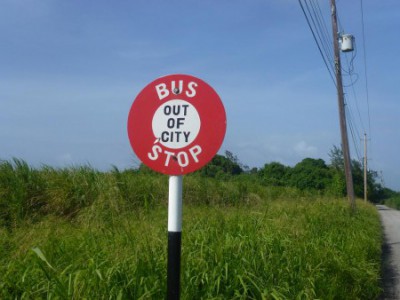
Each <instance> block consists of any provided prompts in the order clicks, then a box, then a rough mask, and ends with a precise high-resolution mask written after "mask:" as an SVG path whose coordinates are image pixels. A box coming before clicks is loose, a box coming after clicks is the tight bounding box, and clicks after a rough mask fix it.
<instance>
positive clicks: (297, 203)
mask: <svg viewBox="0 0 400 300" xmlns="http://www.w3.org/2000/svg"><path fill="white" fill-rule="evenodd" d="M335 170H336V171H335ZM335 172H337V173H335ZM339 173H340V169H335V168H334V167H333V166H332V165H326V164H325V162H324V161H322V160H315V159H305V160H303V161H302V162H300V163H299V164H298V165H296V166H295V167H286V166H283V165H281V164H279V163H270V164H266V165H265V166H264V167H263V168H261V169H252V170H250V169H248V168H247V167H245V166H243V165H242V164H241V163H240V162H239V161H238V159H237V157H235V156H234V155H233V154H232V153H230V152H227V153H226V155H225V156H221V155H218V156H216V157H215V158H214V159H213V161H212V162H211V163H210V164H209V165H207V166H206V167H205V168H203V169H201V170H200V171H198V172H196V173H194V174H191V175H188V176H185V178H184V190H183V193H184V195H183V199H184V200H183V201H184V211H183V214H184V220H183V241H182V272H181V280H182V282H181V285H182V287H181V289H182V299H318V298H319V299H376V298H377V297H378V296H379V294H380V287H379V284H380V282H379V277H380V253H381V239H382V236H381V228H380V222H379V217H378V214H377V212H376V209H375V208H374V207H373V206H372V205H370V204H368V203H367V204H365V203H363V202H362V201H359V202H358V203H357V213H356V214H351V213H350V210H349V208H348V203H347V201H346V200H345V199H344V198H343V197H342V196H343V194H342V193H343V190H342V189H343V186H342V184H343V183H344V181H343V182H342V178H341V177H340V174H339ZM371 178H372V179H373V176H371ZM372 184H375V182H374V181H372ZM375 187H376V188H377V190H379V186H378V185H376V186H375ZM167 197H168V177H167V176H163V175H159V174H156V173H154V172H152V171H151V170H149V169H147V168H146V167H144V166H141V167H140V168H139V169H135V170H133V169H132V170H123V171H122V170H118V169H117V168H113V169H112V170H111V171H108V172H100V171H97V170H95V169H93V168H91V167H90V166H81V167H70V168H61V169H59V168H52V167H49V166H43V167H41V168H32V167H30V166H29V165H28V164H27V163H26V162H24V161H21V160H13V161H1V162H0V299H83V298H87V299H105V298H109V299H163V298H164V296H165V292H166V252H167V251H166V250H167V246H166V245H167V229H166V228H167V200H168V199H167Z"/></svg>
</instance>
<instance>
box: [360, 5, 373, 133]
mask: <svg viewBox="0 0 400 300" xmlns="http://www.w3.org/2000/svg"><path fill="white" fill-rule="evenodd" d="M360 6H361V28H362V37H363V54H364V55H363V57H364V76H365V91H366V97H367V111H368V129H369V130H368V131H369V134H368V136H369V138H371V115H370V108H369V91H368V72H367V50H366V46H365V22H364V5H363V0H360Z"/></svg>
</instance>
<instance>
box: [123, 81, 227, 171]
mask: <svg viewBox="0 0 400 300" xmlns="http://www.w3.org/2000/svg"><path fill="white" fill-rule="evenodd" d="M225 132H226V114H225V109H224V106H223V104H222V102H221V99H220V98H219V96H218V94H217V93H216V92H215V91H214V89H213V88H212V87H211V86H209V85H208V84H207V83H205V82H204V81H203V80H201V79H198V78H196V77H193V76H190V75H181V74H176V75H168V76H165V77H161V78H159V79H157V80H155V81H153V82H152V83H150V84H149V85H147V86H146V87H145V88H144V89H143V90H142V91H141V92H140V93H139V95H138V96H137V97H136V99H135V101H134V102H133V104H132V107H131V110H130V112H129V117H128V136H129V141H130V143H131V146H132V148H133V150H134V151H135V153H136V155H137V156H138V157H139V159H140V160H141V161H142V162H143V163H144V164H145V165H147V166H148V167H150V168H151V169H153V170H155V171H157V172H161V173H164V174H169V175H183V174H187V173H190V172H193V171H196V170H197V169H199V168H201V167H203V166H204V165H205V164H207V163H208V162H209V161H210V160H211V159H212V158H213V157H214V155H215V154H216V153H217V151H218V149H219V148H220V147H221V144H222V141H223V140H224V136H225Z"/></svg>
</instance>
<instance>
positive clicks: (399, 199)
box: [385, 196, 400, 210]
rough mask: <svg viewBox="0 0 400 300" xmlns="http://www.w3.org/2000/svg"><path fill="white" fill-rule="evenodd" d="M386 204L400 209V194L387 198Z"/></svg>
mask: <svg viewBox="0 0 400 300" xmlns="http://www.w3.org/2000/svg"><path fill="white" fill-rule="evenodd" d="M385 205H387V206H389V207H391V208H394V209H397V210H400V196H393V197H390V198H389V199H386V200H385Z"/></svg>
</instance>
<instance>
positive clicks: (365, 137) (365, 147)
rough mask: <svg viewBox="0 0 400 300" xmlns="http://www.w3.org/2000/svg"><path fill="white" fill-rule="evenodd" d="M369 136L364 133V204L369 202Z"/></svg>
mask: <svg viewBox="0 0 400 300" xmlns="http://www.w3.org/2000/svg"><path fill="white" fill-rule="evenodd" d="M367 161H368V160H367V134H366V133H364V202H367V200H368V187H367V175H368V170H367Z"/></svg>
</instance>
